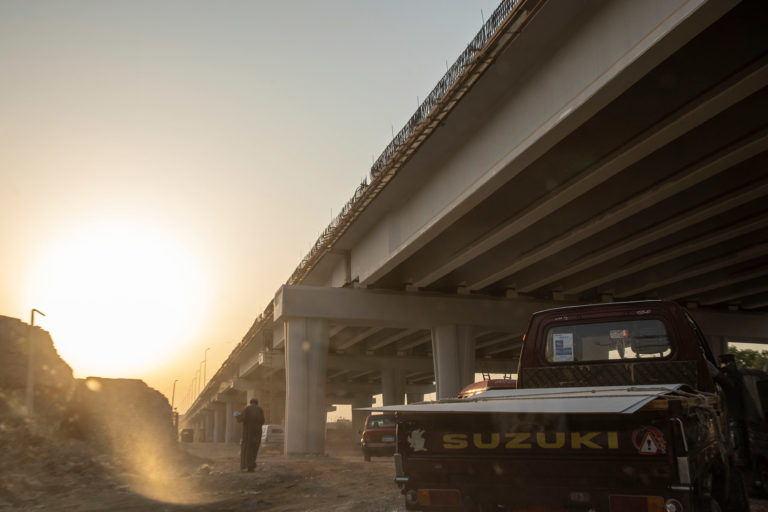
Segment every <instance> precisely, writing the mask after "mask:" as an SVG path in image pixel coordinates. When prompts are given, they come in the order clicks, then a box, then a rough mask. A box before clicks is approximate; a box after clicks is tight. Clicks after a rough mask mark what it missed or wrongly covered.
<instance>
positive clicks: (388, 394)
mask: <svg viewBox="0 0 768 512" xmlns="http://www.w3.org/2000/svg"><path fill="white" fill-rule="evenodd" d="M381 400H382V405H402V404H404V403H405V372H404V371H403V369H402V368H385V369H383V370H382V371H381Z"/></svg>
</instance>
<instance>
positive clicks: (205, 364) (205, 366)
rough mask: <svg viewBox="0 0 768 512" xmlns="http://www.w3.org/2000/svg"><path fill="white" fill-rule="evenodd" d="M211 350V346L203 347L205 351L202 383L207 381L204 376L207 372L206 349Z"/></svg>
mask: <svg viewBox="0 0 768 512" xmlns="http://www.w3.org/2000/svg"><path fill="white" fill-rule="evenodd" d="M209 350H211V347H208V348H207V349H205V353H204V354H203V384H205V383H206V382H207V380H208V379H206V376H207V374H208V351H209Z"/></svg>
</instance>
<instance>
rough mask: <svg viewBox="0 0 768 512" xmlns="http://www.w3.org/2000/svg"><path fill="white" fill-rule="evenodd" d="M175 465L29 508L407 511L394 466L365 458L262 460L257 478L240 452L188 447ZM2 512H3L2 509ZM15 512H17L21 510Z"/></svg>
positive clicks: (86, 481) (79, 488)
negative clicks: (242, 465)
mask: <svg viewBox="0 0 768 512" xmlns="http://www.w3.org/2000/svg"><path fill="white" fill-rule="evenodd" d="M182 449H183V450H184V452H186V453H182V454H181V456H179V457H176V458H175V460H172V461H168V460H163V461H156V462H155V463H154V464H153V465H149V464H148V465H147V467H148V468H150V467H152V469H148V470H147V471H146V473H144V474H137V473H118V474H116V475H104V478H101V477H94V476H91V477H90V478H85V475H82V477H81V478H75V479H72V478H70V479H69V480H67V483H66V484H65V485H59V486H58V487H59V488H58V489H55V490H54V489H50V490H51V491H54V492H42V493H41V494H40V496H39V497H38V498H37V499H35V500H31V501H27V502H25V503H24V505H23V506H22V507H18V508H22V509H25V510H53V511H58V510H62V511H82V512H85V511H111V512H116V511H133V512H144V511H147V512H149V511H169V512H178V511H190V512H191V511H200V512H203V511H205V512H213V511H221V512H229V511H231V512H239V511H261V510H265V511H266V510H269V511H274V512H289V511H318V512H321V511H328V512H330V511H349V512H352V511H354V512H393V511H404V510H405V508H404V506H403V498H402V496H401V495H400V492H399V490H398V489H397V487H396V485H395V484H394V483H393V477H394V471H393V466H392V459H391V458H374V459H373V461H372V462H364V461H363V458H362V455H357V454H354V455H353V454H348V455H343V456H336V457H334V456H324V457H304V458H284V457H282V456H280V455H278V454H270V453H263V454H260V455H259V459H258V462H257V468H256V471H255V472H254V473H243V472H241V471H240V468H239V447H238V446H236V445H224V444H194V445H182ZM0 508H3V507H2V506H0ZM18 508H17V509H18Z"/></svg>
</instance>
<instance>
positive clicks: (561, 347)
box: [552, 332, 573, 362]
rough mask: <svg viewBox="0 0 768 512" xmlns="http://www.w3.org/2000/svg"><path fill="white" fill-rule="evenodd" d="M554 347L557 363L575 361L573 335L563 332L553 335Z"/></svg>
mask: <svg viewBox="0 0 768 512" xmlns="http://www.w3.org/2000/svg"><path fill="white" fill-rule="evenodd" d="M552 344H553V345H554V349H555V350H554V352H555V357H554V361H555V362H560V361H573V333H571V332H562V333H556V334H553V335H552Z"/></svg>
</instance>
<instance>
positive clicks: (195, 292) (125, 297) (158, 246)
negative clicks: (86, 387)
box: [29, 222, 209, 376]
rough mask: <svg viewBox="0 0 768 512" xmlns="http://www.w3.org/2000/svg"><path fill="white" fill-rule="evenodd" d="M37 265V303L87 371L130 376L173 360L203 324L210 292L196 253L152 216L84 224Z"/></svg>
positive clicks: (65, 349)
mask: <svg viewBox="0 0 768 512" xmlns="http://www.w3.org/2000/svg"><path fill="white" fill-rule="evenodd" d="M33 268H34V274H33V275H31V276H30V277H29V280H30V281H31V283H30V286H29V290H31V291H32V296H33V297H35V301H34V303H35V304H36V305H38V306H37V307H39V308H40V309H41V310H43V311H44V312H45V313H46V315H47V317H46V319H45V326H46V328H47V329H48V330H49V331H51V334H52V335H53V337H54V339H55V341H56V345H57V347H58V349H59V352H60V353H61V355H62V357H64V359H65V360H66V361H68V362H69V363H70V365H72V367H73V368H74V369H75V373H76V374H79V375H81V376H85V375H90V374H98V375H102V376H130V375H134V374H136V373H138V372H146V371H148V370H152V369H154V368H155V367H157V366H160V365H163V364H167V363H168V362H169V360H170V358H171V357H173V355H174V354H176V353H178V352H179V351H181V350H182V347H183V346H184V344H185V342H186V343H188V342H189V339H190V336H192V335H193V333H194V332H195V331H196V330H197V329H199V326H200V318H201V316H202V313H203V311H204V310H205V305H206V300H207V297H208V296H209V290H208V284H207V282H206V274H205V273H204V272H202V271H201V268H202V265H200V264H199V263H198V257H197V255H196V254H194V253H193V252H192V251H190V250H189V249H188V248H186V247H185V246H184V245H183V244H182V243H181V242H180V241H179V240H177V239H176V237H174V236H173V234H172V233H167V232H161V231H160V230H158V229H157V228H155V227H153V226H150V225H145V224H138V223H124V222H111V223H107V222H103V223H95V224H91V225H87V226H83V227H81V228H80V229H78V230H77V232H72V233H67V234H65V235H64V236H62V237H61V238H59V239H58V240H57V243H56V244H55V245H54V249H53V251H51V252H50V253H47V254H45V255H44V256H42V257H41V258H40V260H39V261H38V262H37V265H35V266H34V267H33Z"/></svg>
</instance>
